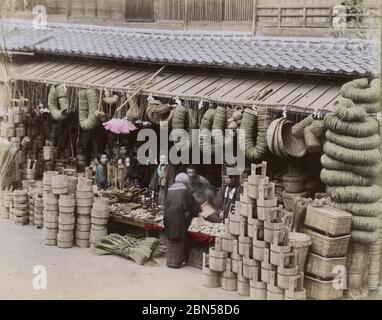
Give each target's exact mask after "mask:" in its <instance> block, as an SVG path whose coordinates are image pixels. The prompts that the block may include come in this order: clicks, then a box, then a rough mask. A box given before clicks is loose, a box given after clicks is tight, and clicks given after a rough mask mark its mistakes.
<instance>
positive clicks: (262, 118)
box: [240, 108, 270, 162]
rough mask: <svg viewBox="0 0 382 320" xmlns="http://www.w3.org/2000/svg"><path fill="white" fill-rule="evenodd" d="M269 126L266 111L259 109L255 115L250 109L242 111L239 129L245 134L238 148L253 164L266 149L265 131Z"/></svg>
mask: <svg viewBox="0 0 382 320" xmlns="http://www.w3.org/2000/svg"><path fill="white" fill-rule="evenodd" d="M256 123H257V137H256V144H255V143H254V135H255V127H256ZM269 124H270V119H269V117H268V114H267V110H266V109H263V108H259V109H258V112H257V121H256V113H255V112H254V111H253V110H251V109H246V110H245V111H244V115H243V119H242V121H241V126H240V129H242V130H244V132H245V141H244V142H243V141H241V144H240V148H241V149H242V150H243V152H244V153H245V155H246V157H247V158H248V159H249V160H251V161H253V162H255V161H258V160H260V159H261V158H262V157H263V156H264V154H265V152H266V149H267V129H268V126H269Z"/></svg>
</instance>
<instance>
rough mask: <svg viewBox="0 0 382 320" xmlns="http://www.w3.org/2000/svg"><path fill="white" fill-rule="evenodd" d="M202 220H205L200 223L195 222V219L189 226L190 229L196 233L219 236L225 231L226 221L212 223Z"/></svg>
mask: <svg viewBox="0 0 382 320" xmlns="http://www.w3.org/2000/svg"><path fill="white" fill-rule="evenodd" d="M202 220H203V221H201V222H198V223H194V221H193V222H192V223H191V225H190V227H189V228H188V231H190V232H195V233H198V232H200V233H204V234H207V235H209V236H213V237H218V236H219V235H221V234H222V233H223V231H224V228H225V226H224V223H211V222H208V221H206V220H204V219H202Z"/></svg>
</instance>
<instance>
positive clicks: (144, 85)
mask: <svg viewBox="0 0 382 320" xmlns="http://www.w3.org/2000/svg"><path fill="white" fill-rule="evenodd" d="M164 68H165V66H163V67H162V68H160V69H159V70H158V71H157V72H155V73H154V74H153V75H152V76H151V77H150V78H148V79H147V80H146V81H145V82H144V83H143V84H142V85H141V86H140V87H139V88H138V89H137V90H136V91H135V92H134V93H133V94H132V95H131V96H130V97H129V98H128V99H127V100H126V101H125V102H124V103H122V104H121V105H120V106H119V107H118V108H117V109H116V110H115V113H114V116H115V115H116V114H117V113H118V112H119V111H121V109H122V108H123V107H124V106H125V105H127V104H128V103H129V101H130V100H132V99H133V98H134V97H135V96H137V95H138V94H139V93H140V92H141V91H142V90H144V89H145V87H146V85H147V84H149V83H150V82H151V81H152V80H154V79H155V78H156V77H157V76H158V74H159V73H161V72H162V71H163V69H164Z"/></svg>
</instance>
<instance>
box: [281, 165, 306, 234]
mask: <svg viewBox="0 0 382 320" xmlns="http://www.w3.org/2000/svg"><path fill="white" fill-rule="evenodd" d="M282 179H283V187H284V191H283V192H282V194H281V195H282V198H283V203H284V208H285V210H286V211H287V214H289V215H292V216H293V212H294V211H295V202H296V200H298V199H299V198H300V197H301V198H304V197H306V196H307V192H306V187H305V183H306V175H305V174H304V173H303V172H302V171H301V169H300V168H299V167H295V166H292V165H288V173H286V174H284V175H283V176H282ZM295 225H296V226H298V223H297V224H295ZM296 230H297V229H296Z"/></svg>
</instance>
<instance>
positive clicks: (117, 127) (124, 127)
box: [103, 118, 137, 134]
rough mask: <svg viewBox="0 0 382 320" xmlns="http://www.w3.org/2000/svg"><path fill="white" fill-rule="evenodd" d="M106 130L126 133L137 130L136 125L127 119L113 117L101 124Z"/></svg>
mask: <svg viewBox="0 0 382 320" xmlns="http://www.w3.org/2000/svg"><path fill="white" fill-rule="evenodd" d="M103 126H104V128H105V129H106V130H109V131H111V132H113V133H115V134H128V133H130V132H132V131H135V130H137V127H136V126H135V125H134V123H132V122H131V121H129V120H126V119H116V118H113V119H111V120H109V121H108V122H105V123H104V124H103Z"/></svg>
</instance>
